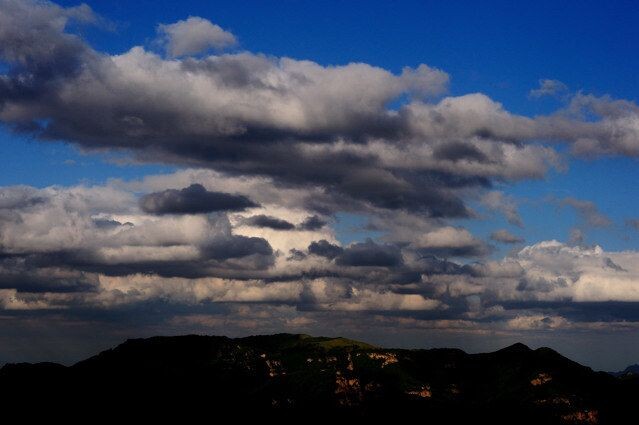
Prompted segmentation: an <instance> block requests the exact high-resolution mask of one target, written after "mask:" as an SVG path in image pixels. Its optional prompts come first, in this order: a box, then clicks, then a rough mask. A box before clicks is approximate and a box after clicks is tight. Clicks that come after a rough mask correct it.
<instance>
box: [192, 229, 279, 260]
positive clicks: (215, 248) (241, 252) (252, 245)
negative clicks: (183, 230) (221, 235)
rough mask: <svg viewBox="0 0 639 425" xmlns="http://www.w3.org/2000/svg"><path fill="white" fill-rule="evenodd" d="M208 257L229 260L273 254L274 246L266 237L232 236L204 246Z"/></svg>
mask: <svg viewBox="0 0 639 425" xmlns="http://www.w3.org/2000/svg"><path fill="white" fill-rule="evenodd" d="M202 252H203V254H204V255H205V256H206V257H207V258H213V259H215V260H227V259H230V258H241V257H247V256H250V255H263V256H268V257H270V256H272V255H273V248H271V245H270V244H269V243H268V241H267V240H266V239H264V238H256V237H247V236H239V235H238V236H232V237H229V238H225V239H217V240H215V241H213V242H211V243H209V244H207V245H206V246H204V247H203V248H202Z"/></svg>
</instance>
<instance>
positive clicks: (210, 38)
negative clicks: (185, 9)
mask: <svg viewBox="0 0 639 425" xmlns="http://www.w3.org/2000/svg"><path fill="white" fill-rule="evenodd" d="M157 30H158V33H159V34H160V36H161V41H162V43H164V44H165V47H166V51H167V53H168V54H169V55H170V56H172V57H178V56H187V55H195V54H198V53H202V52H205V51H207V50H210V49H224V48H226V47H230V46H233V45H235V44H237V40H236V38H235V36H234V35H233V34H231V33H230V32H228V31H225V30H223V29H222V28H221V27H220V26H219V25H215V24H213V23H212V22H211V21H209V20H208V19H204V18H200V17H198V16H189V17H188V18H187V19H184V20H181V21H177V22H176V23H174V24H160V25H158V28H157Z"/></svg>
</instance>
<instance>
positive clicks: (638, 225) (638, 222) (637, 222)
mask: <svg viewBox="0 0 639 425" xmlns="http://www.w3.org/2000/svg"><path fill="white" fill-rule="evenodd" d="M626 226H629V227H632V228H633V229H635V230H639V219H636V218H630V219H628V220H626Z"/></svg>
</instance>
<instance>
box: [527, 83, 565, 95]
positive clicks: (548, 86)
mask: <svg viewBox="0 0 639 425" xmlns="http://www.w3.org/2000/svg"><path fill="white" fill-rule="evenodd" d="M567 90H568V86H566V85H565V84H564V83H562V82H561V81H559V80H549V79H542V80H539V87H538V88H536V89H533V90H531V91H530V93H529V94H528V95H529V96H530V97H532V98H540V97H544V96H557V95H560V94H562V93H565V92H566V91H567Z"/></svg>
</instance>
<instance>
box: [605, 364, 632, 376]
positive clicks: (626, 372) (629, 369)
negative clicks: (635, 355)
mask: <svg viewBox="0 0 639 425" xmlns="http://www.w3.org/2000/svg"><path fill="white" fill-rule="evenodd" d="M610 374H611V375H613V376H618V377H639V364H633V365H630V366H628V367H627V368H625V369H624V370H622V371H619V372H610Z"/></svg>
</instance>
